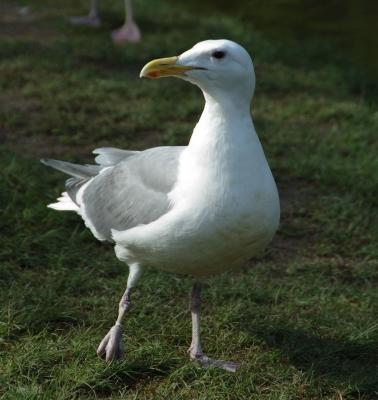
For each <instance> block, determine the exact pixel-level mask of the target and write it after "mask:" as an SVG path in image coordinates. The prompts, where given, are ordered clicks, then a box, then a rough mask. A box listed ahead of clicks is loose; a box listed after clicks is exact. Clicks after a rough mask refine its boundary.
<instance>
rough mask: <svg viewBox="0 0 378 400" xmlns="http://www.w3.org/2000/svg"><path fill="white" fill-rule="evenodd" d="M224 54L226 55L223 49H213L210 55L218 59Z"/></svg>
mask: <svg viewBox="0 0 378 400" xmlns="http://www.w3.org/2000/svg"><path fill="white" fill-rule="evenodd" d="M225 55H226V53H225V52H224V51H221V50H217V51H214V53H213V54H212V56H213V57H214V58H216V59H217V60H220V59H222V58H224V56H225Z"/></svg>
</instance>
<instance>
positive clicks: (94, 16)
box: [68, 0, 101, 27]
mask: <svg viewBox="0 0 378 400" xmlns="http://www.w3.org/2000/svg"><path fill="white" fill-rule="evenodd" d="M97 3H98V0H91V8H90V10H89V13H88V15H86V16H84V17H76V16H75V17H69V18H68V19H69V20H70V22H71V23H72V24H76V25H88V26H94V27H98V26H100V25H101V20H100V16H99V12H98V4H97Z"/></svg>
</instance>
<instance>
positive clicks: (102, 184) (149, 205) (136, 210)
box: [80, 146, 185, 240]
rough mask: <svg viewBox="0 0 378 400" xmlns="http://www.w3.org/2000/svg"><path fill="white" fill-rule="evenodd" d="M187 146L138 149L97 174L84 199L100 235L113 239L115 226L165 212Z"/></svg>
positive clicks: (127, 226) (130, 224) (148, 219)
mask: <svg viewBox="0 0 378 400" xmlns="http://www.w3.org/2000/svg"><path fill="white" fill-rule="evenodd" d="M184 149H185V147H179V146H177V147H173V146H169V147H156V148H153V149H148V150H145V151H141V152H136V153H135V154H132V155H128V156H127V157H126V158H125V159H124V160H123V161H120V162H118V163H117V164H116V165H115V166H113V167H110V168H108V169H105V170H104V171H102V172H101V173H100V174H98V175H97V176H95V177H94V178H93V179H92V180H91V181H90V183H89V184H88V186H87V187H86V188H85V189H84V192H83V195H82V199H81V202H80V203H81V207H83V208H84V215H83V217H84V219H85V220H86V222H87V225H89V226H90V227H92V229H93V228H94V229H95V231H96V236H97V237H99V238H101V239H105V240H111V229H116V230H126V229H130V228H132V227H134V226H136V225H139V224H148V223H150V222H152V221H154V220H156V219H157V218H159V217H160V216H162V215H163V214H165V213H166V212H167V211H168V210H169V208H170V203H169V200H168V197H167V194H168V193H169V192H170V191H171V189H172V188H173V185H174V183H175V181H176V177H177V168H178V160H179V157H180V155H181V153H182V151H183V150H184Z"/></svg>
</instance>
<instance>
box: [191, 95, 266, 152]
mask: <svg viewBox="0 0 378 400" xmlns="http://www.w3.org/2000/svg"><path fill="white" fill-rule="evenodd" d="M204 97H205V100H206V103H205V107H204V110H203V112H202V115H201V118H200V120H199V121H198V123H197V125H196V127H195V129H194V131H193V135H192V137H191V139H190V142H189V146H188V150H190V151H192V150H193V152H196V153H197V154H198V155H199V156H200V157H201V158H203V157H205V158H211V159H213V158H216V159H221V158H223V157H225V158H229V157H230V156H232V155H235V156H236V157H237V155H236V154H231V153H235V152H240V151H242V150H243V149H244V148H245V146H247V150H248V148H249V149H250V146H252V145H253V143H255V144H256V145H257V146H258V147H259V148H261V146H260V143H259V140H258V138H257V135H256V132H255V129H254V126H253V122H252V118H251V113H250V108H249V107H250V104H249V102H248V101H246V99H245V98H243V97H240V96H237V93H236V94H235V95H232V94H231V95H230V93H228V94H227V95H223V93H222V92H212V93H211V94H210V93H208V92H205V91H204ZM230 152H231V153H230Z"/></svg>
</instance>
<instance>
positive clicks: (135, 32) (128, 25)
mask: <svg viewBox="0 0 378 400" xmlns="http://www.w3.org/2000/svg"><path fill="white" fill-rule="evenodd" d="M125 14H126V16H125V23H124V24H123V25H122V26H121V27H120V28H119V29H117V30H115V31H113V32H112V38H113V41H114V42H115V43H124V42H130V43H138V42H140V40H141V34H140V30H139V27H138V25H137V24H136V23H135V21H134V19H133V9H132V6H131V0H125Z"/></svg>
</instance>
